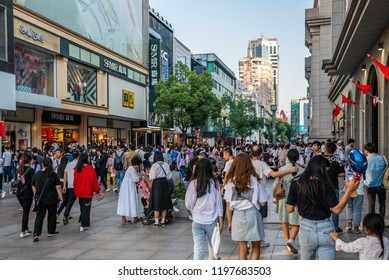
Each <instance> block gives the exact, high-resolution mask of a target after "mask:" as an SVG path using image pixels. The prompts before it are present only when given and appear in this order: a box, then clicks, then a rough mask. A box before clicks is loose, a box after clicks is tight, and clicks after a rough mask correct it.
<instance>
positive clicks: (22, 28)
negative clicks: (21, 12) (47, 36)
mask: <svg viewBox="0 0 389 280" xmlns="http://www.w3.org/2000/svg"><path fill="white" fill-rule="evenodd" d="M19 31H20V33H22V34H23V35H27V36H28V37H30V38H31V39H33V40H34V41H39V42H41V43H43V39H44V37H43V35H42V34H38V33H37V32H35V31H34V30H32V29H31V28H28V27H27V26H24V25H22V24H21V25H20V27H19Z"/></svg>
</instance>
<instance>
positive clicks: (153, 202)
mask: <svg viewBox="0 0 389 280" xmlns="http://www.w3.org/2000/svg"><path fill="white" fill-rule="evenodd" d="M149 202H150V205H149V206H150V207H149V208H150V209H151V210H154V211H163V210H169V209H173V204H172V197H171V195H170V190H169V183H168V181H167V179H166V178H157V179H155V180H154V181H153V186H152V188H151V195H150V200H149Z"/></svg>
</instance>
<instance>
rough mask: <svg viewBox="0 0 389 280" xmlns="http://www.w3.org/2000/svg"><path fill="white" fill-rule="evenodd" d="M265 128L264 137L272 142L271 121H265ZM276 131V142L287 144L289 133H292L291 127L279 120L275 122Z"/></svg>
mask: <svg viewBox="0 0 389 280" xmlns="http://www.w3.org/2000/svg"><path fill="white" fill-rule="evenodd" d="M265 126H266V132H265V137H266V138H267V139H268V140H269V141H271V140H272V122H271V120H266V122H265ZM276 129H277V135H276V136H277V141H279V142H283V143H286V142H289V141H290V138H291V133H292V126H291V125H290V124H289V123H287V122H283V121H281V120H277V122H276Z"/></svg>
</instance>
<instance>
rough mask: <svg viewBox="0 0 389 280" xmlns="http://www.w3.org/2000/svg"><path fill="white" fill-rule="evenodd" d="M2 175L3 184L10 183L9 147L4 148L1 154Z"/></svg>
mask: <svg viewBox="0 0 389 280" xmlns="http://www.w3.org/2000/svg"><path fill="white" fill-rule="evenodd" d="M3 160H4V162H3V173H4V184H8V183H11V180H12V178H11V164H12V153H11V152H10V150H9V147H5V152H4V153H3Z"/></svg>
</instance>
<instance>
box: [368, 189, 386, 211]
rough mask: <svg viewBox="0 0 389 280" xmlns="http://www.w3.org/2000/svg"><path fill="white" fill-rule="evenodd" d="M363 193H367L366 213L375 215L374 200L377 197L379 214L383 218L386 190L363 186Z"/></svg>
mask: <svg viewBox="0 0 389 280" xmlns="http://www.w3.org/2000/svg"><path fill="white" fill-rule="evenodd" d="M365 193H367V202H368V211H369V213H375V200H376V199H375V198H376V196H378V203H379V208H378V209H379V210H378V211H379V213H380V215H381V216H382V217H385V212H386V208H385V200H386V190H385V189H384V188H382V187H367V186H365Z"/></svg>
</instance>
